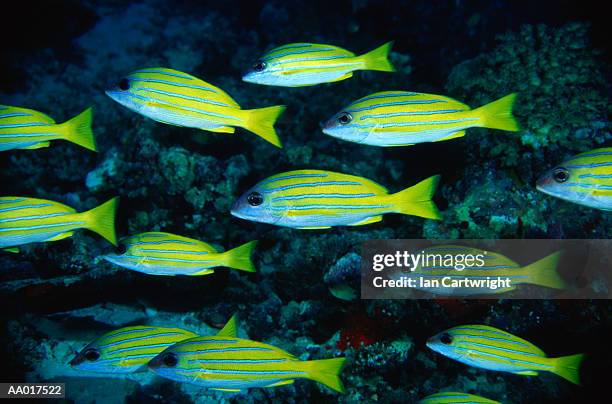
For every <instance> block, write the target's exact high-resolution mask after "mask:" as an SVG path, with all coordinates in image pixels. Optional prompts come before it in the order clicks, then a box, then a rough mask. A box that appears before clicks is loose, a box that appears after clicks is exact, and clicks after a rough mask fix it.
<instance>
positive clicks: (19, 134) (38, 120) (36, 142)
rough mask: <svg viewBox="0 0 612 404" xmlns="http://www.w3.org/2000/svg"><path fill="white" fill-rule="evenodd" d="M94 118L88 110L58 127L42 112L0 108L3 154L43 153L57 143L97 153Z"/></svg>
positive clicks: (0, 144)
mask: <svg viewBox="0 0 612 404" xmlns="http://www.w3.org/2000/svg"><path fill="white" fill-rule="evenodd" d="M91 117H92V109H91V108H87V109H86V110H85V111H83V112H81V113H80V114H79V115H77V116H75V117H74V118H72V119H70V120H69V121H66V122H64V123H62V124H57V123H55V121H54V120H53V118H51V117H50V116H48V115H45V114H43V113H42V112H38V111H34V110H32V109H26V108H18V107H11V106H8V105H0V151H5V150H13V149H40V148H43V147H49V144H50V141H51V140H57V139H62V140H67V141H69V142H72V143H75V144H78V145H79V146H82V147H84V148H86V149H89V150H93V151H97V149H96V142H95V139H94V135H93V133H92V131H91Z"/></svg>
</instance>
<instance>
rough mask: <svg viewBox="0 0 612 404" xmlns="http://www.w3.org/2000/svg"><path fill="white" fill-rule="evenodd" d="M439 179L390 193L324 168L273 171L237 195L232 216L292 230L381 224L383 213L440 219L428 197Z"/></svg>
mask: <svg viewBox="0 0 612 404" xmlns="http://www.w3.org/2000/svg"><path fill="white" fill-rule="evenodd" d="M439 179H440V177H439V176H433V177H430V178H428V179H426V180H423V181H421V182H419V183H418V184H416V185H414V186H412V187H410V188H407V189H405V190H403V191H400V192H397V193H394V194H390V193H389V191H388V190H387V189H386V188H385V187H383V186H382V185H380V184H377V183H375V182H374V181H370V180H368V179H365V178H363V177H357V176H354V175H348V174H342V173H335V172H332V171H323V170H297V171H289V172H286V173H282V174H277V175H273V176H272V177H269V178H267V179H265V180H264V181H261V182H260V183H258V184H257V185H255V186H254V187H252V188H251V189H249V190H248V191H247V192H245V193H244V194H243V195H242V196H241V197H240V198H238V199H237V200H236V201H235V202H234V204H233V205H232V208H231V214H232V215H234V216H236V217H239V218H241V219H246V220H252V221H255V222H263V223H270V224H275V225H277V226H285V227H293V228H296V229H327V228H330V227H333V226H361V225H365V224H370V223H376V222H380V221H381V220H382V217H383V215H384V214H386V213H401V214H404V215H414V216H420V217H424V218H428V219H440V218H441V216H440V213H439V212H438V208H437V207H436V205H435V204H434V202H433V201H432V200H431V198H432V197H433V194H434V192H435V190H436V187H437V185H438V181H439Z"/></svg>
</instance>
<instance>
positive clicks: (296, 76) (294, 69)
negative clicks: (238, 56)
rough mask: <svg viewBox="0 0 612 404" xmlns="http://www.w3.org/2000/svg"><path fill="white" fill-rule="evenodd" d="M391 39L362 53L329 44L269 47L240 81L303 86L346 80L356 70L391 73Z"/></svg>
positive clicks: (294, 44)
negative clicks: (357, 53) (270, 48)
mask: <svg viewBox="0 0 612 404" xmlns="http://www.w3.org/2000/svg"><path fill="white" fill-rule="evenodd" d="M392 45H393V42H389V43H386V44H384V45H383V46H381V47H379V48H377V49H374V50H373V51H371V52H369V53H366V54H364V55H360V56H355V54H354V53H353V52H350V51H348V50H346V49H342V48H339V47H337V46H332V45H323V44H315V43H291V44H287V45H283V46H280V47H278V48H275V49H272V50H271V51H269V52H268V53H266V54H265V55H264V56H262V57H261V58H260V59H259V60H258V61H257V62H255V63H254V64H253V66H252V68H251V69H250V70H249V72H248V73H247V74H246V75H245V76H244V77H243V78H242V80H244V81H246V82H249V83H255V84H265V85H268V86H282V87H303V86H314V85H316V84H321V83H330V82H334V81H340V80H345V79H348V78H349V77H351V76H352V75H353V72H354V71H356V70H378V71H383V72H393V71H395V68H394V67H393V65H392V64H391V62H389V59H388V56H389V52H390V51H391V46H392Z"/></svg>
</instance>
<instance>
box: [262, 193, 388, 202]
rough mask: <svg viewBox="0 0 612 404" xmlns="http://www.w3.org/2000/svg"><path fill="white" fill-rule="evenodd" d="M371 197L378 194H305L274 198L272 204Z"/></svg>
mask: <svg viewBox="0 0 612 404" xmlns="http://www.w3.org/2000/svg"><path fill="white" fill-rule="evenodd" d="M370 196H376V194H303V195H293V196H277V197H275V198H272V202H275V201H290V200H294V199H306V198H367V197H370Z"/></svg>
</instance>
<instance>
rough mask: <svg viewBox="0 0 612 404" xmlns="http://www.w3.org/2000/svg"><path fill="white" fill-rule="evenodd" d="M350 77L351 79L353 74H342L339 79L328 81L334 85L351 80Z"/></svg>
mask: <svg viewBox="0 0 612 404" xmlns="http://www.w3.org/2000/svg"><path fill="white" fill-rule="evenodd" d="M351 77H353V72H348V73H346V74H343V75H342V76H340V77H338V78H336V79H333V80H332V81H330V83H335V82H336V81H342V80H346V79H348V78H351Z"/></svg>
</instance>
